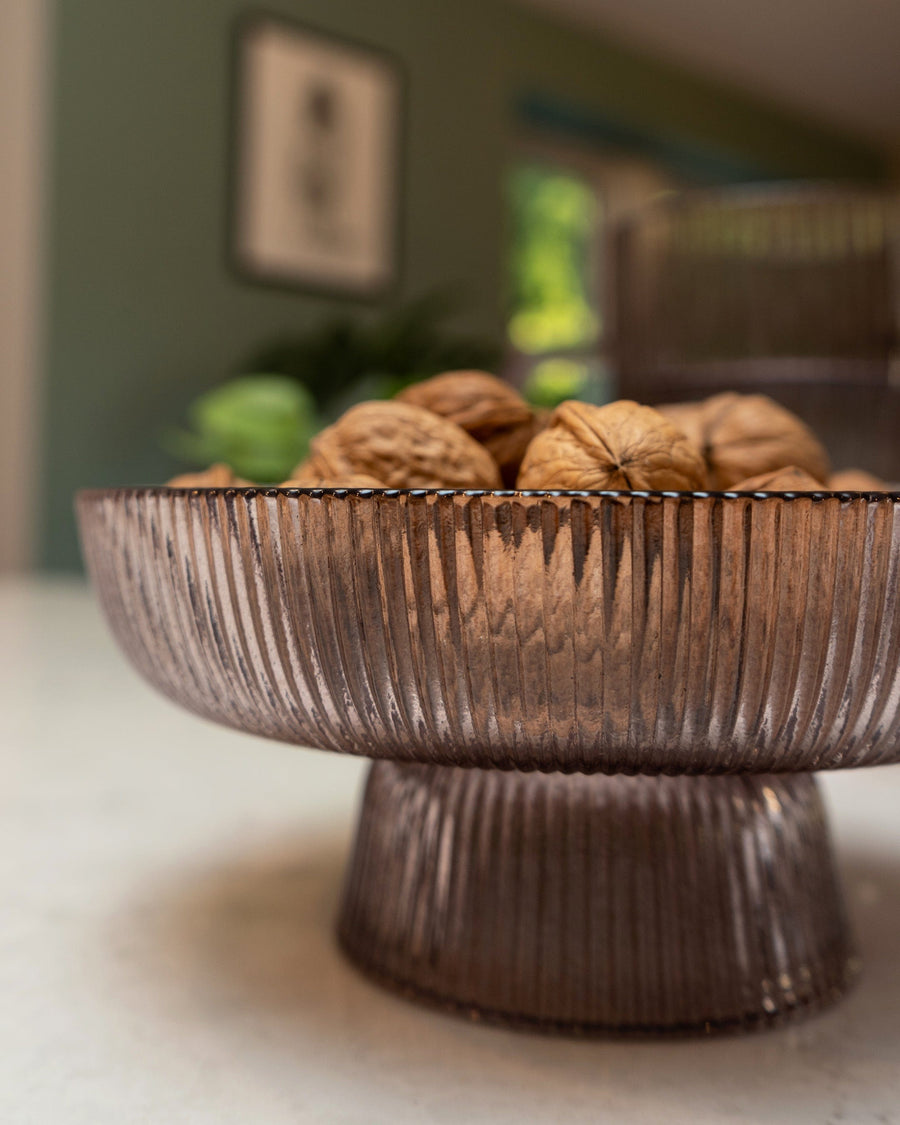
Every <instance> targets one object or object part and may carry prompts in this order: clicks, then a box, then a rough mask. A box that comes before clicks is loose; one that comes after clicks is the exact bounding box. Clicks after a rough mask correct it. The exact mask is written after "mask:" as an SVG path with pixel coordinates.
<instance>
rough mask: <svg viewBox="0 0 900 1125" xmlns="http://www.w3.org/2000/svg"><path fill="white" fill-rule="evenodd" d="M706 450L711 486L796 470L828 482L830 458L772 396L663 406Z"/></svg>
mask: <svg viewBox="0 0 900 1125" xmlns="http://www.w3.org/2000/svg"><path fill="white" fill-rule="evenodd" d="M657 409H658V410H659V412H660V413H661V414H664V415H665V416H666V417H667V418H668V419H669V420H670V421H671V422H673V423H674V424H675V425H676V426H678V428H679V429H680V430H681V431H682V432H683V433H684V434H685V435H686V436H687V437H688V438H690V439H691V440H692V441H693V442H695V443H696V445H697V446H698V448H699V449H700V451H701V453H702V454H703V457H704V459H705V461H706V465H707V473H708V478H709V487H710V488H715V489H728V488H733V487H734V485H736V484H737V483H738V481H743V480H747V479H749V478H750V477H755V476H759V475H760V474H761V473H768V472H773V471H774V470H776V469H782V468H784V467H785V465H796V466H797V468H799V469H803V470H805V471H806V472H807V473H809V474H810V475H811V476H812V477H814V478H815V479H816V480H817V481H824V480H826V479H827V477H828V455H827V454H826V452H825V449H824V447H823V446H822V444H821V442H820V441H819V440H818V438H817V437H816V436H815V434H814V433H813V432H812V430H811V429H810V428H809V426H807V425H806V423H805V422H802V421H801V420H800V419H799V418H798V417H797V416H796V414H792V413H791V412H790V410H787V409H786V408H785V407H783V406H781V405H779V404H778V403H777V402H774V401H773V400H772V399H770V398H769V397H768V396H767V395H740V394H735V393H734V392H731V391H728V392H725V393H724V394H719V395H713V396H712V398H708V399H705V400H704V401H703V402H681V403H673V404H667V405H663V406H659V407H657Z"/></svg>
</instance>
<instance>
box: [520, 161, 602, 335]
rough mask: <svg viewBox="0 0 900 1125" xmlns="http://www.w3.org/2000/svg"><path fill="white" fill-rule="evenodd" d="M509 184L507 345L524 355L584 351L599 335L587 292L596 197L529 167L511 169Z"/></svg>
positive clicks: (569, 180)
mask: <svg viewBox="0 0 900 1125" xmlns="http://www.w3.org/2000/svg"><path fill="white" fill-rule="evenodd" d="M508 185H509V192H510V212H511V226H512V231H511V234H512V244H511V259H512V260H511V271H510V272H511V279H512V281H511V285H512V293H511V298H512V308H511V316H510V320H509V335H510V339H511V341H512V343H513V344H514V345H515V347H516V348H518V350H519V351H521V352H525V353H526V354H530V355H535V354H540V353H541V352H549V351H558V350H562V349H569V348H578V347H586V346H589V345H590V344H592V343H594V342H595V341H596V340H597V338H598V335H599V332H600V322H599V317H598V315H597V312H596V310H595V302H594V301H593V300H592V294H591V291H590V270H591V260H590V259H591V246H592V242H593V236H594V233H595V231H596V228H597V222H598V218H599V216H598V214H597V212H598V207H599V204H598V201H597V197H596V195H595V193H594V192H593V191H592V190H591V188H590V187H589V186H588V185H587V184H585V183H584V182H583V181H582V180H580V179H579V178H578V177H576V176H573V175H571V174H569V173H566V172H561V171H554V170H550V169H547V168H542V167H540V166H538V165H535V164H522V165H520V166H518V167H516V168H514V169H513V170H512V173H511V175H510V177H509V180H508Z"/></svg>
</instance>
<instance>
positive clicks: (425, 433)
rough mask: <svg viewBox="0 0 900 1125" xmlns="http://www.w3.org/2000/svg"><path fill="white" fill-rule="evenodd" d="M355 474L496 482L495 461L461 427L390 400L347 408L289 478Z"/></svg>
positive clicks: (442, 482) (438, 484) (436, 483)
mask: <svg viewBox="0 0 900 1125" xmlns="http://www.w3.org/2000/svg"><path fill="white" fill-rule="evenodd" d="M301 474H302V476H301ZM360 474H361V475H363V476H366V477H369V478H371V479H373V480H376V481H379V482H381V484H382V486H383V487H385V488H499V487H500V486H501V480H500V470H499V469H498V468H497V463H496V462H495V461H494V459H493V458H492V457H491V455H490V454H489V453H488V451H487V450H486V449H485V448H484V447H483V446H481V445H479V444H478V442H477V441H475V439H474V438H471V437H469V435H468V434H467V433H466V432H465V430H463V429H462V428H461V427H460V426H457V425H456V424H455V423H454V422H448V421H447V419H446V418H441V417H439V416H438V415H437V414H433V413H432V412H431V411H430V410H425V409H424V407H421V406H412V405H411V404H410V403H407V402H397V401H396V400H394V401H392V402H363V403H360V404H359V405H358V406H354V407H351V408H350V410H348V411H347V412H346V414H343V415H341V417H340V418H338V420H337V421H336V422H335V423H334V424H333V425H331V426H328V427H327V429H324V430H322V432H321V433H320V434H319V435H318V436H317V437H315V438H313V441H312V444H311V445H310V452H309V457H308V458H307V460H306V461H305V462H304V463H303V464H302V465H300V466H298V468H297V470H296V471H295V473H294V474H291V479H294V478H295V475H297V476H300V479H310V478H312V479H316V480H321V481H329V482H332V481H341V482H343V481H346V480H347V479H348V478H349V477H350V476H358V475H360Z"/></svg>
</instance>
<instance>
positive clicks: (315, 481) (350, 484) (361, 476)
mask: <svg viewBox="0 0 900 1125" xmlns="http://www.w3.org/2000/svg"><path fill="white" fill-rule="evenodd" d="M278 487H279V488H384V487H385V485H384V481H380V480H376V479H375V477H371V476H368V475H367V474H366V473H347V474H346V475H345V476H342V477H323V476H322V475H321V474H318V473H315V472H312V471H311V470H310V468H309V462H307V461H304V462H303V463H302V464H301V465H298V466H297V468H296V469H294V473H293V476H292V477H291V479H290V480H285V481H282V482H281V484H280V485H279V486H278Z"/></svg>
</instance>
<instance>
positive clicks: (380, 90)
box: [230, 16, 403, 298]
mask: <svg viewBox="0 0 900 1125" xmlns="http://www.w3.org/2000/svg"><path fill="white" fill-rule="evenodd" d="M402 85H403V84H402V80H401V72H400V69H399V67H398V65H397V64H396V62H395V61H394V60H393V59H392V58H391V57H390V56H389V55H387V54H385V53H383V52H381V51H378V50H374V49H371V48H367V47H361V46H357V45H355V44H351V43H348V42H345V41H343V40H339V39H335V38H332V37H330V36H326V35H323V34H322V33H320V32H314V31H310V30H308V29H306V28H304V27H301V26H299V25H297V24H294V23H290V22H287V21H285V20H282V19H277V18H275V17H270V16H254V17H252V18H251V19H249V20H245V21H242V23H241V24H240V25H239V28H238V34H237V65H236V87H235V145H234V169H233V173H232V174H233V184H232V207H231V219H230V222H231V232H230V238H231V250H232V257H233V260H234V262H235V264H236V265H237V267H238V269H239V270H240V272H241V273H242V274H243V275H244V276H246V277H249V278H251V279H253V280H257V281H263V282H271V283H276V284H281V285H291V286H298V287H302V288H307V289H316V290H322V291H331V292H340V293H345V294H347V295H348V296H356V297H363V298H372V297H377V296H380V295H381V294H383V293H384V292H385V291H386V290H388V289H389V288H391V286H392V285H393V283H394V282H395V280H396V276H397V272H398V256H399V254H398V248H399V238H398V217H399V207H398V194H399V173H400V168H399V165H400V141H401V117H402V102H403V89H402Z"/></svg>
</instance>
